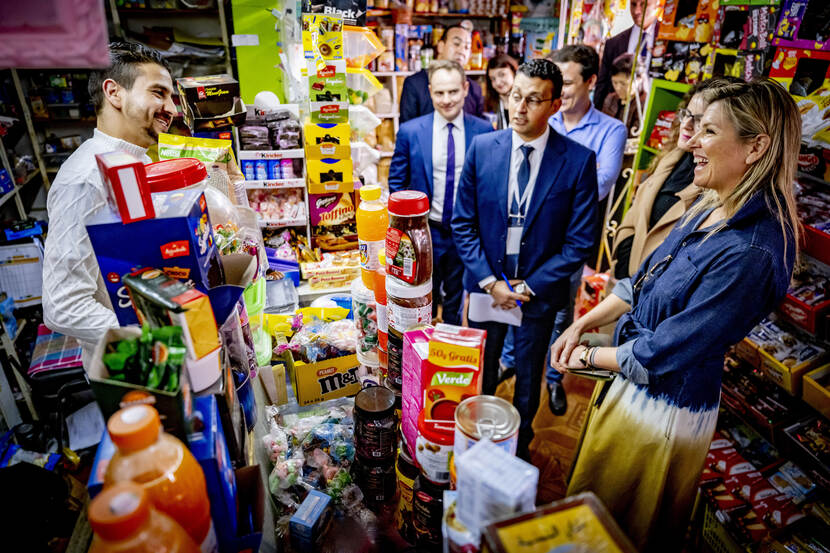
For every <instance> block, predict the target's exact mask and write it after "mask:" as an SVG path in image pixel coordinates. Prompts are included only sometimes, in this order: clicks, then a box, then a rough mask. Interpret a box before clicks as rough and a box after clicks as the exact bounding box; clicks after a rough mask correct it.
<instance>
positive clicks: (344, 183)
mask: <svg viewBox="0 0 830 553" xmlns="http://www.w3.org/2000/svg"><path fill="white" fill-rule="evenodd" d="M307 162H308V192H309V194H328V193H332V192H352V191H353V190H354V178H353V176H352V173H353V172H354V168H353V166H352V160H351V158H346V159H309V160H307Z"/></svg>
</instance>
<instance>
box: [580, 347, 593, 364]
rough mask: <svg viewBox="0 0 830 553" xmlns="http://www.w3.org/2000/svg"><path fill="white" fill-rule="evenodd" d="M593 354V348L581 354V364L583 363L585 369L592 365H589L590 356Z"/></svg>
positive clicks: (586, 349)
mask: <svg viewBox="0 0 830 553" xmlns="http://www.w3.org/2000/svg"><path fill="white" fill-rule="evenodd" d="M590 354H591V348H585V349H584V350H582V353H580V354H579V362H580V363H582V366H583V367H590V366H591V365H590V364H589V363H588V356H589V355H590Z"/></svg>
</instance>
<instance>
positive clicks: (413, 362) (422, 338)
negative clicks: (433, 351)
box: [401, 328, 432, 459]
mask: <svg viewBox="0 0 830 553" xmlns="http://www.w3.org/2000/svg"><path fill="white" fill-rule="evenodd" d="M430 337H432V329H431V328H426V329H421V330H410V331H408V332H405V333H404V335H403V359H402V361H401V372H402V377H403V388H402V391H401V433H402V434H403V436H404V439H405V440H406V444H407V446H409V452H410V454H412V455H413V457H412V458H413V459H414V458H415V457H414V455H415V440H416V438H417V437H418V414H419V413H420V412H421V409H423V407H424V397H423V389H422V387H421V372H422V367H423V364H424V363H426V360H427V357H429V339H430Z"/></svg>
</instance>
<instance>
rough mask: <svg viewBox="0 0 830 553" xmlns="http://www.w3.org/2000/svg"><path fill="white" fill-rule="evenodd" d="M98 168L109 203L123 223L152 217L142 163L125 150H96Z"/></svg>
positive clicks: (153, 211)
mask: <svg viewBox="0 0 830 553" xmlns="http://www.w3.org/2000/svg"><path fill="white" fill-rule="evenodd" d="M95 159H96V160H97V161H98V170H99V171H101V178H102V179H103V181H104V184H105V185H106V187H107V191H108V192H109V199H110V204H111V205H112V206H113V208H115V209H117V210H118V213H119V214H120V215H121V221H122V222H123V223H124V224H127V223H134V222H136V221H143V220H144V219H154V218H155V216H156V212H155V209H153V199H152V197H151V193H150V187H149V185H148V184H147V176H146V173H145V171H144V164H143V163H142V162H141V160H139V159H136V158H135V157H134V156H132V155H130V154H128V153H126V152H109V153H106V154H97V155H96V156H95Z"/></svg>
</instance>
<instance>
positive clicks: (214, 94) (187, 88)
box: [176, 75, 248, 131]
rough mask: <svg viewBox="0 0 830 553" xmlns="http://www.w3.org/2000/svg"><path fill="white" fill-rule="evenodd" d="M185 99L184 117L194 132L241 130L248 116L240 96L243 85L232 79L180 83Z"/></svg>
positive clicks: (216, 77)
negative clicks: (222, 129) (220, 129)
mask: <svg viewBox="0 0 830 553" xmlns="http://www.w3.org/2000/svg"><path fill="white" fill-rule="evenodd" d="M176 87H177V88H178V90H179V95H180V96H181V98H182V116H183V117H184V122H185V124H186V125H187V126H188V127H190V129H191V130H193V131H212V130H215V129H219V128H223V127H231V126H234V127H238V126H240V125H241V124H242V123H244V122H245V118H246V117H247V115H248V112H247V110H246V108H245V104H244V102H242V98H241V97H240V95H239V81H237V80H236V79H234V78H233V77H231V76H230V75H208V76H204V77H185V78H182V79H176Z"/></svg>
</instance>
